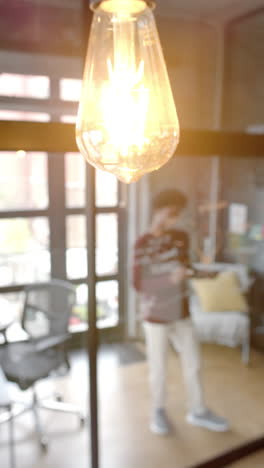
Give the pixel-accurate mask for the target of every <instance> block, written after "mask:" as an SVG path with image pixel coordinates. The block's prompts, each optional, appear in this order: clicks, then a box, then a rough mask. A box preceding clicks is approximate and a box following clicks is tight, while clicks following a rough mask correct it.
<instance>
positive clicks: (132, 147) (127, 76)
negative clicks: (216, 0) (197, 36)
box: [76, 0, 179, 183]
mask: <svg viewBox="0 0 264 468" xmlns="http://www.w3.org/2000/svg"><path fill="white" fill-rule="evenodd" d="M92 7H93V9H94V16H93V21H92V25H91V31H90V38H89V45H88V52H87V57H86V63H85V68H84V76H83V85H82V94H81V100H80V104H79V110H78V117H77V124H76V141H77V145H78V147H79V149H80V152H81V153H82V155H83V156H84V157H85V158H86V159H87V161H88V162H89V163H91V164H92V165H94V166H95V167H97V168H99V169H103V170H106V171H108V172H111V173H113V174H115V175H116V176H117V177H118V179H119V180H121V181H123V182H126V183H130V182H133V181H136V180H138V179H139V178H140V177H141V176H142V175H144V174H145V173H147V172H151V171H154V170H156V169H158V168H160V167H161V166H162V165H163V164H165V163H166V162H167V161H168V160H169V159H170V158H171V156H172V155H173V154H174V152H175V149H176V146H177V144H178V141H179V123H178V117H177V113H176V108H175V104H174V101H173V96H172V91H171V87H170V82H169V78H168V74H167V69H166V65H165V61H164V57H163V53H162V49H161V45H160V41H159V36H158V32H157V29H156V25H155V20H154V16H153V14H152V8H151V3H150V2H148V1H147V0H103V1H101V2H100V1H98V2H96V1H92Z"/></svg>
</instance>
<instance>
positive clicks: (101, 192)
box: [96, 170, 118, 206]
mask: <svg viewBox="0 0 264 468" xmlns="http://www.w3.org/2000/svg"><path fill="white" fill-rule="evenodd" d="M117 188H118V183H117V178H116V177H115V176H114V175H113V174H109V173H108V172H104V171H100V170H97V171H96V205H97V206H115V205H117Z"/></svg>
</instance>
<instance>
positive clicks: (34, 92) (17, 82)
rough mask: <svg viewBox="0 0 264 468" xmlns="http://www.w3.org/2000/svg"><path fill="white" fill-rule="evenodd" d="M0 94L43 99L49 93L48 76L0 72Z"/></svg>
mask: <svg viewBox="0 0 264 468" xmlns="http://www.w3.org/2000/svg"><path fill="white" fill-rule="evenodd" d="M0 94H2V95H3V96H14V97H28V98H29V97H30V98H38V99H45V98H48V97H49V94H50V92H49V78H48V77H47V76H34V75H17V74H12V73H1V74H0Z"/></svg>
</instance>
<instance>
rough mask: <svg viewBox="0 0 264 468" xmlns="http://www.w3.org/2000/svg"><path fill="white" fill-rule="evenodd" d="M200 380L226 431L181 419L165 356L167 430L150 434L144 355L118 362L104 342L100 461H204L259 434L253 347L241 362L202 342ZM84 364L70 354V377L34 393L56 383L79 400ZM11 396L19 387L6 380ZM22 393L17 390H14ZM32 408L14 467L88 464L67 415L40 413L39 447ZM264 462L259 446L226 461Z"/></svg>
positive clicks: (128, 464)
mask: <svg viewBox="0 0 264 468" xmlns="http://www.w3.org/2000/svg"><path fill="white" fill-rule="evenodd" d="M203 362H204V386H205V390H206V397H207V402H208V405H209V406H210V407H211V408H212V409H214V410H215V411H217V412H218V413H219V414H221V415H223V416H226V417H228V418H229V420H230V423H231V431H230V432H228V433H225V434H217V433H212V432H209V431H206V430H202V429H199V428H194V427H192V426H189V425H187V423H186V422H185V398H184V386H183V382H182V375H181V370H180V365H179V360H178V357H177V355H175V353H174V352H171V354H170V359H169V395H168V412H169V414H170V417H171V419H172V421H173V424H174V434H172V435H171V436H169V437H160V436H155V435H153V434H151V433H150V432H149V429H148V415H149V414H148V413H149V399H148V387H147V367H146V362H145V361H141V362H140V361H138V362H135V363H130V364H127V365H122V366H120V362H119V358H118V355H117V353H116V352H115V350H114V349H113V348H111V345H109V349H108V352H107V351H104V353H102V355H101V357H100V359H99V378H98V380H99V389H100V454H101V455H100V461H101V464H100V468H160V467H163V466H164V468H183V467H190V466H192V465H193V464H195V463H197V462H200V461H202V460H206V459H207V458H210V457H212V456H214V455H216V454H219V453H221V452H222V451H225V450H227V449H229V448H231V447H234V446H236V445H239V444H240V443H242V442H243V441H247V440H249V439H251V438H254V437H258V436H260V435H261V434H262V433H264V355H261V354H258V353H257V352H256V351H253V352H252V358H251V364H250V366H249V367H246V366H245V365H243V364H242V362H241V360H240V354H239V351H238V350H233V349H229V348H226V347H218V346H204V347H203ZM87 380H88V379H87V363H86V359H85V358H84V356H83V355H77V356H75V358H74V359H73V366H72V373H71V377H64V378H60V379H57V380H56V381H54V380H52V381H48V382H45V383H44V382H43V384H41V386H40V392H41V393H42V394H45V393H46V392H48V391H50V390H52V389H54V388H56V389H57V390H61V391H62V392H63V394H64V395H65V399H68V400H70V401H72V402H73V403H76V404H79V405H80V406H82V407H84V405H85V403H86V401H87V399H88V398H87ZM12 393H13V397H16V396H18V391H17V390H16V389H15V388H13V387H12ZM19 398H20V399H21V394H19ZM32 419H33V418H32V415H28V416H22V417H21V418H20V419H19V420H17V421H16V454H17V458H18V464H17V468H48V467H49V468H88V467H89V466H90V465H89V435H88V430H87V429H86V428H85V429H80V428H79V427H78V423H77V421H76V419H75V418H74V417H72V416H63V417H62V416H60V415H59V416H58V415H57V414H56V415H54V414H52V413H50V414H48V415H47V414H46V413H45V415H44V414H43V421H44V422H45V425H46V427H47V429H48V433H49V437H50V447H49V451H48V453H47V454H45V455H42V454H41V453H40V452H39V448H38V445H37V443H36V440H35V435H34V428H33V424H32ZM8 466H9V464H8V450H7V430H6V428H5V427H4V426H2V427H0V467H1V468H8ZM233 467H234V468H238V467H239V468H255V467H258V468H259V467H262V468H263V467H264V453H263V454H262V453H259V454H256V455H255V456H254V457H253V456H252V457H250V458H249V459H248V460H247V459H245V460H243V461H241V462H239V463H236V464H234V465H233Z"/></svg>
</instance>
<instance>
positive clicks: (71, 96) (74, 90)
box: [60, 78, 82, 101]
mask: <svg viewBox="0 0 264 468" xmlns="http://www.w3.org/2000/svg"><path fill="white" fill-rule="evenodd" d="M81 89H82V80H78V79H74V78H62V79H61V80H60V98H61V99H63V100H64V101H79V99H80V95H81Z"/></svg>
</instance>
